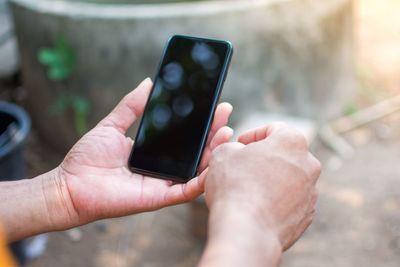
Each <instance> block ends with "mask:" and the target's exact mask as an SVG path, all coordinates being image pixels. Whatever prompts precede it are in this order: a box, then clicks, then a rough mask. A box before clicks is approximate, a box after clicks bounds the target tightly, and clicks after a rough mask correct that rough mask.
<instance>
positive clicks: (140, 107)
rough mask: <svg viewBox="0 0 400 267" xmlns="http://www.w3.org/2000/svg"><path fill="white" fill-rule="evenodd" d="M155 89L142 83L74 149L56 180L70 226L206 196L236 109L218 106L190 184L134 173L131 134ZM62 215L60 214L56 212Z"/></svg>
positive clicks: (146, 81) (60, 169)
mask: <svg viewBox="0 0 400 267" xmlns="http://www.w3.org/2000/svg"><path fill="white" fill-rule="evenodd" d="M151 87H152V82H151V80H150V79H146V80H145V81H143V82H142V83H141V84H140V85H139V86H138V87H137V88H136V89H135V90H133V91H132V92H131V93H129V94H128V95H126V96H125V97H124V98H123V99H122V100H121V102H120V103H119V104H118V105H117V107H116V108H115V109H114V110H113V111H112V112H111V113H110V114H109V115H108V116H107V117H106V118H105V119H103V120H102V121H101V122H100V123H99V124H98V125H97V126H96V127H95V128H94V129H92V130H91V131H90V132H88V133H87V134H86V135H85V136H83V137H82V139H81V140H79V142H78V143H76V144H75V145H74V147H73V148H72V149H71V150H70V152H69V153H68V154H67V156H66V157H65V159H64V161H63V162H62V163H61V165H60V166H59V167H58V170H57V171H56V173H58V175H55V179H58V180H57V181H56V183H57V184H58V188H59V190H58V191H59V195H60V199H61V202H62V205H61V206H62V209H64V210H65V212H68V215H67V216H69V220H70V224H73V225H81V224H84V223H87V222H90V221H94V220H97V219H101V218H108V217H117V216H123V215H128V214H133V213H137V212H142V211H151V210H156V209H159V208H162V207H165V206H168V205H173V204H178V203H183V202H187V201H190V200H193V199H194V198H196V197H197V196H199V195H200V194H201V193H202V192H203V191H204V179H205V177H206V173H207V166H208V161H209V158H210V152H211V151H212V150H213V149H214V148H216V147H217V146H218V145H220V144H222V143H225V142H228V141H229V139H230V138H231V136H232V134H233V131H232V130H231V129H230V128H229V127H226V126H225V125H226V124H227V121H228V117H229V115H230V113H231V111H232V107H231V105H230V104H228V103H223V104H220V105H218V107H217V109H216V112H215V116H214V121H213V124H212V127H211V131H210V135H209V137H208V141H207V145H206V148H205V150H204V153H203V157H202V161H201V164H200V167H199V176H197V177H195V178H194V179H192V180H190V181H189V182H188V183H186V184H177V183H173V182H171V181H166V180H162V179H157V178H153V177H149V176H144V175H141V174H137V173H132V172H131V171H130V170H129V169H128V166H127V162H128V158H129V154H130V152H131V149H132V146H133V141H132V139H131V138H129V137H126V136H125V132H126V130H127V129H128V128H129V127H130V126H131V124H132V123H133V122H134V121H135V120H136V119H137V118H138V117H139V116H140V115H141V114H142V113H143V111H144V107H145V104H146V102H147V99H148V97H149V93H150V90H151ZM59 212H63V211H57V213H59Z"/></svg>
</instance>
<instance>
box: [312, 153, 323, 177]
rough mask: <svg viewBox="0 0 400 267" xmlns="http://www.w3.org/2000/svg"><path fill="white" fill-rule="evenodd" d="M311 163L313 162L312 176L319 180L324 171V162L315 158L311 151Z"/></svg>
mask: <svg viewBox="0 0 400 267" xmlns="http://www.w3.org/2000/svg"><path fill="white" fill-rule="evenodd" d="M310 164H311V170H312V172H311V176H312V178H313V179H314V180H317V179H318V177H319V176H320V175H321V171H322V164H321V162H320V161H319V160H318V159H317V158H315V157H314V156H313V155H312V154H311V153H310Z"/></svg>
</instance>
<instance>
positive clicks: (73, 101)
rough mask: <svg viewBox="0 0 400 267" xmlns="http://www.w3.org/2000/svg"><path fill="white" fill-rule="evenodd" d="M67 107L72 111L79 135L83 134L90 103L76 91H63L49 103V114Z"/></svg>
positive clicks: (62, 111)
mask: <svg viewBox="0 0 400 267" xmlns="http://www.w3.org/2000/svg"><path fill="white" fill-rule="evenodd" d="M68 108H72V109H73V111H74V124H75V129H76V132H77V133H78V135H79V136H82V135H84V134H85V133H86V132H87V130H88V127H87V125H88V124H87V117H88V114H89V111H90V104H89V102H88V101H87V99H86V98H85V97H83V96H81V95H79V94H77V93H76V92H63V93H61V94H60V95H59V96H58V97H57V99H56V101H55V102H54V103H53V104H52V105H51V107H50V111H51V114H53V115H57V114H61V113H64V112H65V111H66V110H67V109H68Z"/></svg>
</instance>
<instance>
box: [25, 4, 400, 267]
mask: <svg viewBox="0 0 400 267" xmlns="http://www.w3.org/2000/svg"><path fill="white" fill-rule="evenodd" d="M399 10H400V2H399V1H398V0H386V1H379V0H358V1H356V4H355V20H356V27H355V50H356V51H355V52H356V61H357V73H358V76H359V78H360V80H361V88H360V99H361V100H362V101H360V102H361V105H364V106H365V105H369V104H371V101H379V99H380V98H385V97H390V96H393V95H395V94H398V93H400V19H399V18H400V17H399V16H398V11H399ZM376 95H378V98H375V97H373V96H376ZM344 138H345V139H346V140H347V141H348V142H349V143H350V144H351V145H352V146H353V147H354V149H355V152H354V155H352V156H351V157H349V158H345V159H343V158H340V157H338V156H337V155H336V154H335V153H333V152H332V151H331V150H329V149H328V148H327V147H326V146H324V145H323V144H322V143H321V142H320V141H319V140H318V139H316V140H315V142H314V143H313V144H312V145H311V149H312V151H313V152H314V153H315V155H316V156H317V157H318V158H319V159H320V160H321V162H322V164H323V172H322V174H321V178H320V180H319V183H318V187H319V190H320V197H319V200H318V203H317V212H316V216H315V220H314V223H313V224H312V226H311V227H310V228H309V229H308V230H307V232H306V233H305V234H304V236H303V237H302V238H301V239H300V241H299V242H297V243H296V244H295V245H294V246H293V247H292V248H291V249H289V251H288V252H287V253H285V255H284V257H283V261H282V265H281V266H286V267H287V266H296V267H302V266H304V267H306V266H307V267H312V266H341V267H346V266H365V267H372V266H389V267H390V266H400V166H399V162H400V112H397V113H393V114H392V115H390V116H387V117H385V118H383V119H381V120H379V121H375V122H372V123H370V124H368V125H366V126H364V127H361V128H358V129H355V130H353V131H351V132H349V133H347V134H346V135H345V136H344ZM26 157H27V159H28V160H27V161H28V163H27V164H28V165H27V171H28V174H29V176H35V175H38V174H40V173H43V172H45V171H47V170H49V169H51V168H52V167H54V166H56V165H57V164H58V163H59V162H60V160H61V159H62V156H61V155H58V154H55V153H53V152H52V151H51V149H49V148H47V147H46V146H45V145H44V143H43V142H41V140H40V138H39V137H38V136H37V134H36V133H35V131H33V132H32V134H31V135H30V136H29V138H28V140H27V145H26ZM193 210H194V209H193V204H185V205H180V206H176V207H170V208H166V209H163V210H160V211H157V212H151V213H145V214H139V215H134V216H129V217H124V218H117V219H111V220H105V221H102V222H100V223H93V224H89V225H87V226H83V227H80V228H79V229H80V230H81V234H82V236H81V238H78V239H79V240H78V241H73V240H72V238H71V235H70V234H68V233H67V232H56V233H50V234H49V241H48V244H47V249H46V251H45V253H43V254H42V255H41V256H39V257H38V258H36V259H34V260H32V261H30V263H29V264H28V265H27V266H28V267H39V266H40V267H41V266H60V267H63V266H85V267H86V266H87V267H90V266H96V267H102V266H113V267H114V266H115V267H125V266H149V267H150V266H154V267H157V266H195V264H196V263H197V262H198V260H199V257H200V255H201V251H202V249H203V246H204V242H205V240H204V238H201V237H198V236H196V235H194V234H193V232H197V231H199V230H201V224H198V225H197V226H193V224H191V215H192V213H193ZM238 234H240V233H238Z"/></svg>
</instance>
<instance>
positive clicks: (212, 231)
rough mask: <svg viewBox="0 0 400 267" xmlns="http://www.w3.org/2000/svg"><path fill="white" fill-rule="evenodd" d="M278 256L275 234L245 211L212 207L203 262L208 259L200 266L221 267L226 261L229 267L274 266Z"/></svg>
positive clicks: (225, 207)
mask: <svg viewBox="0 0 400 267" xmlns="http://www.w3.org/2000/svg"><path fill="white" fill-rule="evenodd" d="M210 251H211V252H210ZM216 251H218V252H217V253H213V252H216ZM281 255H282V246H281V244H280V242H279V239H278V235H277V234H276V232H275V231H273V229H268V228H266V227H265V225H264V224H263V223H260V218H256V217H255V216H254V215H253V214H252V213H251V212H249V210H246V209H239V208H237V207H236V206H233V205H226V204H223V205H219V206H217V205H213V207H212V208H211V209H210V218H209V232H208V243H207V250H206V253H205V257H204V258H205V259H204V261H205V260H206V259H207V258H208V259H207V264H204V266H207V265H208V264H210V265H213V264H214V263H215V262H218V261H219V262H220V263H222V262H224V264H220V265H221V266H223V265H226V264H227V262H226V261H227V259H229V261H230V262H229V265H233V266H242V265H244V264H245V265H249V266H266V265H268V266H278V264H279V262H280V259H281ZM220 260H221V261H220ZM204 261H202V263H203V262H204ZM211 261H214V262H213V263H212V262H211ZM215 265H219V264H215Z"/></svg>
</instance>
